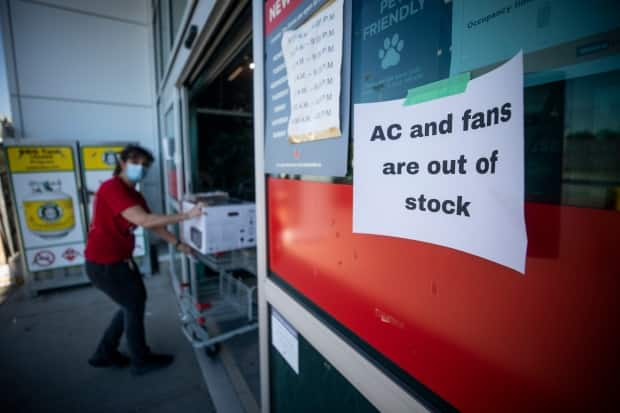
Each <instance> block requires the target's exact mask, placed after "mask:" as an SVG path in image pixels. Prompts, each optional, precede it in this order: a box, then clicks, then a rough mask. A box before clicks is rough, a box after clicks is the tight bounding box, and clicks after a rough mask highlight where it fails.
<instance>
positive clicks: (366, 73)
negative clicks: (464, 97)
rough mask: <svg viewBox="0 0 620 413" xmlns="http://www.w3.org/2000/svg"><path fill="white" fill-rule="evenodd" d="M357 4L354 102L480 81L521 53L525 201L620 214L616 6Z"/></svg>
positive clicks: (522, 1) (559, 1) (561, 2)
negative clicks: (439, 83) (460, 78)
mask: <svg viewBox="0 0 620 413" xmlns="http://www.w3.org/2000/svg"><path fill="white" fill-rule="evenodd" d="M359 3H360V4H359V7H356V8H355V9H354V12H353V14H354V16H353V17H354V19H353V22H354V23H353V24H354V34H353V49H352V50H353V56H352V58H353V65H352V67H353V69H352V93H353V100H354V103H358V102H373V101H381V100H389V99H399V98H403V97H404V95H405V94H406V91H407V90H408V89H410V88H412V87H416V86H420V85H423V84H427V83H430V82H432V81H435V80H439V79H444V78H447V77H449V76H454V75H457V74H460V73H463V72H467V71H471V74H472V77H477V76H480V75H482V74H484V73H486V72H488V71H490V70H492V69H493V68H495V67H496V66H497V65H498V64H501V63H502V62H504V61H505V60H507V59H509V58H510V57H512V56H514V55H515V54H516V53H517V52H518V51H519V50H523V52H524V66H525V67H524V70H525V73H526V75H525V79H524V81H525V85H526V87H525V90H524V105H525V107H524V109H525V192H526V200H527V201H530V202H541V203H551V204H562V205H571V206H581V207H590V208H605V209H619V210H620V117H618V116H617V113H618V111H619V110H620V54H618V52H617V50H618V49H617V48H614V47H613V45H614V44H617V43H618V42H620V20H618V18H617V3H616V2H614V1H605V0H598V1H594V2H582V1H578V0H547V1H544V2H538V1H531V0H519V1H516V2H514V3H512V4H509V5H506V4H505V2H502V1H499V0H497V1H496V0H485V1H465V0H453V1H451V2H424V4H422V2H420V3H417V2H412V3H411V4H409V5H408V6H407V7H405V8H402V10H401V8H400V6H398V7H396V4H397V3H395V6H394V7H391V6H389V7H388V6H385V3H377V2H370V1H364V2H359ZM381 4H384V6H385V7H382V6H381ZM398 4H399V3H398ZM506 27H518V28H519V30H506ZM388 52H389V53H388Z"/></svg>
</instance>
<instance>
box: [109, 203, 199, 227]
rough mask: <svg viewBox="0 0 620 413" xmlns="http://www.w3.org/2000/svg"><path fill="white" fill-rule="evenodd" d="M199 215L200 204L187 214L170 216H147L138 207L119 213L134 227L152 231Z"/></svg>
mask: <svg viewBox="0 0 620 413" xmlns="http://www.w3.org/2000/svg"><path fill="white" fill-rule="evenodd" d="M201 213H202V205H200V204H198V205H196V206H195V207H193V208H192V209H190V210H189V211H187V212H183V213H180V214H172V215H160V214H149V213H148V212H146V211H145V210H144V208H142V207H141V206H140V205H134V206H132V207H129V208H127V209H126V210H124V211H123V212H121V215H122V216H123V218H125V219H126V220H127V221H129V222H131V223H132V224H134V225H137V226H140V227H143V228H145V229H153V228H157V227H164V226H166V225H170V224H176V223H177V222H181V221H185V220H186V219H190V218H194V217H197V216H199V215H200V214H201Z"/></svg>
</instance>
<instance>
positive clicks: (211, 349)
mask: <svg viewBox="0 0 620 413" xmlns="http://www.w3.org/2000/svg"><path fill="white" fill-rule="evenodd" d="M197 262H200V263H202V264H204V265H205V266H206V267H208V268H209V269H211V270H213V271H215V272H216V273H217V276H216V277H209V278H208V279H207V281H206V286H200V285H199V283H198V279H197V278H198V277H197V274H196V269H195V265H194V264H196V263H197ZM190 263H191V264H192V265H190V268H189V275H190V279H189V283H185V284H182V285H181V288H180V293H179V303H180V309H181V315H180V318H181V328H182V331H183V334H184V335H185V337H186V338H187V339H188V340H189V342H190V343H191V344H192V346H193V347H194V348H206V351H207V355H209V356H211V357H213V356H215V355H216V354H217V353H218V351H219V343H221V342H223V341H225V340H228V339H230V338H232V337H236V336H238V335H241V334H245V333H247V332H250V331H253V330H256V329H257V328H258V320H257V309H256V306H257V286H256V284H255V281H256V251H255V249H254V248H249V249H244V250H235V251H230V252H227V253H223V254H210V255H201V254H196V255H195V256H194V257H193V258H190ZM235 270H244V271H246V272H247V273H249V274H251V275H252V277H251V279H252V281H253V282H254V285H252V284H251V283H250V284H248V283H247V282H244V280H242V279H237V278H235V277H234V276H233V273H232V271H235ZM201 288H202V290H200V289H201ZM199 290H200V292H202V293H205V295H206V297H207V299H208V302H206V303H205V302H201V301H200V299H199V297H198V293H199ZM244 319H245V321H246V322H247V323H245V324H243V320H244ZM229 320H235V321H238V322H241V323H242V325H240V326H236V327H234V328H230V329H228V330H221V327H220V325H219V324H218V322H222V321H229Z"/></svg>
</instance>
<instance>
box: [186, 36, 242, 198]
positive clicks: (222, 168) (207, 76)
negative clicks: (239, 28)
mask: <svg viewBox="0 0 620 413" xmlns="http://www.w3.org/2000/svg"><path fill="white" fill-rule="evenodd" d="M229 52H230V51H229ZM233 53H234V55H233V56H230V57H229V59H230V61H229V62H228V64H226V66H225V67H224V68H223V69H222V70H221V71H220V73H219V74H218V75H217V76H216V77H214V78H212V73H211V71H210V70H209V68H206V69H205V70H204V72H203V74H202V76H201V78H200V79H199V82H198V84H197V85H196V86H195V87H194V88H192V89H191V90H190V102H189V112H190V140H191V146H190V148H191V156H192V158H193V159H192V162H191V164H192V165H194V167H193V170H192V171H191V172H192V183H193V185H192V186H193V192H209V191H225V192H227V193H228V194H229V195H230V196H231V197H233V198H236V199H240V200H244V201H250V202H254V146H253V134H254V131H253V115H252V84H253V83H252V75H253V62H252V44H251V41H250V39H248V41H247V42H246V44H245V45H244V46H243V47H241V48H240V49H238V50H236V51H234V52H233ZM207 82H208V83H207Z"/></svg>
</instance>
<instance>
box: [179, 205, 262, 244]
mask: <svg viewBox="0 0 620 413" xmlns="http://www.w3.org/2000/svg"><path fill="white" fill-rule="evenodd" d="M194 205H195V203H194V202H190V201H183V211H188V210H190V209H191V208H193V207H194ZM181 234H182V235H181V236H182V239H183V242H185V243H186V244H188V245H190V246H191V247H192V248H194V249H196V250H197V251H199V252H200V253H202V254H214V253H217V252H226V251H232V250H237V249H241V248H248V247H253V246H256V207H255V205H254V204H253V203H250V202H234V201H227V202H225V203H223V204H217V205H208V206H205V207H203V210H202V215H201V216H199V217H196V218H193V219H188V220H187V221H184V222H183V223H182V231H181Z"/></svg>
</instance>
